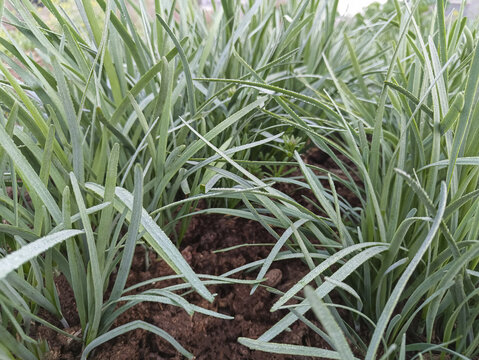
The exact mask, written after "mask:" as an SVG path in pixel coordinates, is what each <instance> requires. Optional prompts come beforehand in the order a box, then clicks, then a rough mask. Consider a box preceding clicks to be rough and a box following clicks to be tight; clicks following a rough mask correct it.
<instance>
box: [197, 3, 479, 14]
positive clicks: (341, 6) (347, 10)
mask: <svg viewBox="0 0 479 360" xmlns="http://www.w3.org/2000/svg"><path fill="white" fill-rule="evenodd" d="M198 1H199V3H200V4H201V5H203V6H204V7H210V6H211V0H198ZM281 1H287V0H281ZM386 1H387V0H339V3H338V12H339V13H340V14H341V15H343V16H353V15H355V14H357V13H359V12H361V11H362V9H363V8H365V7H366V6H368V5H370V4H372V3H374V2H377V3H380V4H384V3H385V2H386ZM216 2H217V3H219V2H220V0H216ZM448 4H449V6H448V9H449V11H458V10H459V9H460V7H461V4H462V0H449V1H448ZM464 13H465V15H466V16H478V15H479V0H466V6H465V8H464Z"/></svg>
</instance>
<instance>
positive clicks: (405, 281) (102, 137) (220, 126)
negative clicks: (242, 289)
mask: <svg viewBox="0 0 479 360" xmlns="http://www.w3.org/2000/svg"><path fill="white" fill-rule="evenodd" d="M43 2H44V4H45V9H44V10H45V12H47V13H49V16H48V21H46V20H44V19H43V18H42V17H41V16H38V14H37V12H36V11H35V9H34V7H33V6H32V5H31V4H30V2H29V1H27V0H10V1H9V3H8V5H9V6H5V7H4V8H3V7H2V8H3V20H4V21H5V22H6V23H8V24H10V25H9V28H8V29H6V28H5V26H2V30H3V31H4V32H5V33H6V34H9V35H10V34H12V35H11V36H7V37H5V38H2V39H1V40H0V43H1V46H2V53H1V54H0V55H1V61H0V72H1V74H2V77H1V79H0V106H1V108H2V111H0V219H1V220H2V223H1V224H0V254H1V256H2V258H1V259H0V273H1V274H0V278H1V279H0V315H1V317H0V319H1V320H0V338H1V339H2V340H1V342H0V357H5V358H21V359H35V358H37V357H38V356H39V355H40V354H41V353H43V352H45V351H47V348H46V346H45V344H44V343H42V342H39V341H37V340H35V339H32V338H31V337H30V333H29V327H30V323H31V322H32V321H36V322H38V323H40V324H43V325H45V326H48V327H50V328H52V329H54V330H56V331H58V332H60V333H62V334H65V335H66V336H70V337H72V338H73V340H74V341H79V342H81V344H82V346H83V354H82V358H86V357H87V356H88V354H89V353H91V351H94V349H95V347H97V346H99V345H101V344H102V343H104V342H106V341H108V340H110V339H112V338H114V337H116V336H119V335H121V334H123V333H125V332H128V331H131V330H134V329H144V330H148V331H151V332H152V333H154V334H156V335H158V336H161V337H163V338H164V339H166V340H167V341H169V342H170V343H171V344H172V346H174V347H175V348H176V349H177V350H178V351H179V352H180V353H182V354H183V355H185V356H186V357H190V358H191V357H192V356H193V355H192V354H190V353H189V352H188V351H187V349H184V348H183V347H182V346H181V345H180V344H178V343H177V342H176V340H174V339H173V338H171V336H170V335H168V334H167V333H166V332H164V331H163V330H162V329H160V328H157V327H155V326H153V325H151V324H147V323H144V322H142V321H134V322H131V323H129V324H125V325H123V326H120V327H117V328H112V326H113V324H114V322H115V319H116V318H117V317H118V316H119V315H120V314H122V313H123V312H124V311H126V310H128V309H129V308H131V307H132V306H134V305H136V304H138V303H139V302H141V301H154V302H159V303H164V304H172V305H176V306H180V307H181V308H183V309H184V310H185V311H187V312H188V313H190V314H192V313H193V312H200V313H203V314H207V315H210V316H217V317H220V318H224V319H230V317H229V316H228V315H225V314H219V313H215V312H213V311H210V310H206V309H203V308H201V307H198V306H196V305H194V304H190V303H188V302H187V301H186V300H185V299H184V298H183V297H182V294H183V293H184V291H185V290H186V291H189V290H194V291H196V292H198V293H199V294H200V295H201V296H203V297H204V298H205V299H207V300H209V301H213V300H214V298H213V295H212V294H211V293H210V292H209V291H208V289H207V287H206V285H207V284H215V283H224V282H241V280H238V279H231V278H230V276H231V275H233V274H236V273H238V272H240V271H243V270H258V275H257V279H256V280H254V281H248V282H246V283H249V284H251V285H253V287H252V292H254V291H255V290H256V289H257V287H258V286H264V285H262V284H261V281H262V280H263V277H264V276H265V274H266V273H267V271H268V269H269V268H270V266H271V265H272V264H273V263H274V262H275V261H287V260H288V259H292V258H301V259H302V260H303V261H304V263H305V264H306V265H307V266H308V267H309V269H310V272H309V273H308V274H307V275H305V277H304V278H303V279H301V280H300V281H299V282H298V283H297V284H294V285H293V286H292V287H291V288H290V289H288V290H287V291H286V292H285V293H280V292H278V290H272V289H269V288H267V289H269V290H271V291H274V292H275V293H276V294H278V295H279V297H278V299H277V301H276V303H275V304H274V306H273V308H272V309H271V310H272V311H277V310H280V309H288V310H290V312H289V313H287V314H286V315H285V316H284V317H283V318H282V319H281V320H280V321H279V322H277V323H276V324H275V325H274V326H273V327H272V328H271V329H269V330H268V331H266V332H265V333H264V334H263V335H261V336H260V337H259V338H258V339H246V338H240V339H239V341H240V343H241V344H243V345H245V346H247V347H250V348H252V349H256V350H262V351H268V352H276V353H282V354H292V355H300V356H316V357H322V358H331V359H353V358H366V359H376V358H379V354H380V355H381V359H393V358H399V359H405V358H406V356H407V357H409V356H410V355H411V357H413V356H415V357H422V356H423V355H424V356H427V355H426V354H429V356H433V354H434V355H438V356H439V357H440V358H446V356H449V358H458V359H459V358H461V359H463V358H474V357H477V356H478V354H479V341H478V339H479V321H478V315H479V311H478V305H477V304H478V291H477V286H478V281H479V279H478V271H477V265H478V263H479V245H478V242H477V239H478V234H479V225H478V224H479V221H478V220H479V219H478V218H477V214H478V209H479V199H478V195H479V190H478V182H479V167H478V164H479V160H478V158H479V157H478V153H479V149H478V146H477V142H476V139H477V137H478V135H479V134H478V132H479V126H478V125H477V121H475V120H476V119H477V118H478V117H479V106H478V105H477V104H478V97H479V92H478V87H479V46H478V29H477V24H475V23H473V22H472V21H467V20H465V19H463V18H462V17H461V16H459V17H454V16H453V15H447V12H445V11H444V8H443V7H444V3H445V2H444V1H442V0H437V2H436V3H435V4H433V6H431V5H430V4H429V3H428V2H421V1H416V2H414V3H412V4H409V3H403V2H399V1H389V2H388V3H387V4H386V5H384V6H382V7H381V6H379V5H373V6H371V7H370V8H369V9H368V10H366V11H365V12H364V14H362V15H357V16H355V17H354V18H352V19H342V18H338V17H337V13H336V9H337V4H338V2H337V0H309V1H299V0H291V1H287V2H286V3H284V4H282V5H278V6H277V5H276V4H275V1H273V0H271V1H270V0H264V1H261V0H256V1H253V0H251V1H249V2H248V4H246V5H242V4H241V2H239V1H237V2H233V1H222V3H223V7H218V8H217V9H216V11H215V12H214V13H212V14H204V13H202V11H201V10H200V9H199V8H198V6H197V5H196V2H193V1H184V0H182V1H180V0H178V1H159V0H157V1H155V2H154V4H150V3H147V2H143V1H140V2H138V3H135V2H128V3H126V2H124V1H122V0H120V1H112V0H107V1H105V0H99V1H98V2H95V4H94V5H93V2H91V1H89V0H78V1H76V2H75V6H73V3H72V2H57V1H52V0H44V1H43ZM0 7H1V6H0ZM72 7H73V8H74V9H72ZM69 14H77V15H73V16H74V18H75V20H72V18H70V17H69ZM12 27H13V28H14V29H15V30H12ZM20 39H21V40H20ZM25 44H29V45H28V46H26V45H25ZM27 47H28V51H27V49H26V48H27ZM312 147H314V148H318V149H320V150H321V151H322V152H323V153H325V154H326V156H328V157H329V158H330V160H331V161H330V162H331V163H334V164H335V165H334V169H333V168H329V169H321V168H319V167H315V166H312V165H310V164H307V163H305V161H304V159H303V158H302V157H301V155H300V153H304V152H305V151H306V150H308V149H310V148H312ZM291 174H294V175H295V176H294V177H291ZM298 174H299V175H298ZM275 183H276V184H277V183H284V184H287V185H294V186H296V187H299V188H301V189H303V190H305V191H306V192H307V193H308V194H310V198H309V199H308V201H309V202H310V203H313V205H314V208H315V209H316V210H317V211H316V212H312V211H310V210H308V209H307V208H305V207H304V206H303V205H301V204H300V203H299V202H298V201H296V200H295V199H293V198H291V196H290V195H288V194H285V193H283V192H281V191H280V190H278V187H277V186H274V184H275ZM344 189H346V191H347V194H346V193H345V192H344V191H345V190H344ZM346 195H348V196H346ZM351 198H356V199H357V200H356V201H355V202H354V203H353V204H352V203H350V201H351ZM347 199H350V200H349V201H348V200H347ZM199 201H204V202H206V204H207V205H206V207H205V210H202V211H200V212H202V213H220V214H229V215H234V216H240V217H244V218H248V219H253V220H256V221H258V222H259V223H261V225H263V226H264V227H265V228H266V230H267V231H268V232H269V233H270V234H271V236H272V237H273V238H274V239H275V241H276V244H275V246H274V247H273V248H272V250H271V253H270V255H269V256H268V257H267V258H266V259H264V260H262V261H259V262H254V263H251V264H246V265H244V266H243V267H241V268H239V269H234V270H232V271H230V272H228V273H226V274H223V275H222V276H219V277H213V276H203V275H199V274H195V273H194V271H193V270H192V269H191V268H190V267H189V265H188V264H187V263H186V261H185V260H184V259H183V258H182V256H181V253H180V252H179V251H178V249H177V246H178V245H179V244H180V243H181V240H182V237H183V235H184V233H185V232H186V229H187V227H188V224H189V221H190V218H191V215H192V214H194V212H193V210H194V209H196V207H197V204H198V202H199ZM358 204H359V205H358ZM140 243H141V244H146V245H147V247H148V249H149V250H150V251H155V252H156V253H157V254H158V256H159V257H160V258H162V259H163V260H164V261H165V262H166V263H167V264H168V265H169V266H170V267H171V268H172V269H173V270H174V271H175V272H176V273H177V274H178V275H177V276H176V277H178V278H181V279H183V280H184V281H185V283H184V284H181V285H178V286H170V287H165V288H162V289H149V290H146V291H143V292H141V293H134V294H133V293H131V291H132V290H135V289H136V288H137V287H138V286H137V285H134V286H132V287H130V288H125V286H126V279H127V276H128V273H129V271H130V267H131V263H132V259H133V254H134V249H135V247H136V245H137V244H140ZM39 254H42V255H39ZM58 274H62V275H63V276H64V277H65V278H66V280H67V281H68V283H69V285H70V286H71V287H72V289H73V291H74V296H75V300H76V304H77V312H78V315H79V318H80V323H81V335H80V336H73V335H71V334H69V333H68V332H66V330H65V329H67V328H68V326H69V324H68V323H67V322H66V320H65V319H64V317H63V315H62V311H61V306H60V305H61V304H60V299H59V296H58V293H57V289H56V286H55V281H54V280H55V276H57V275H58ZM114 274H115V275H116V276H115V277H113V276H112V275H114ZM113 279H115V280H114V281H113ZM155 281H158V279H151V280H149V281H147V282H145V283H143V284H142V285H148V284H150V283H153V282H155ZM110 284H111V285H112V291H111V294H110V296H109V298H105V292H106V289H107V288H108V286H109V285H110ZM308 284H309V285H311V284H313V285H314V286H313V287H308ZM302 291H304V292H305V296H303V295H302ZM333 295H334V296H333ZM291 299H297V300H299V302H298V303H297V304H296V305H289V303H288V302H289V300H291ZM333 299H334V300H333ZM119 304H120V305H119ZM40 308H42V309H44V310H46V311H48V312H50V313H51V314H53V315H54V316H56V317H57V318H58V319H59V320H60V321H61V324H62V327H63V328H62V329H60V328H57V327H55V326H54V325H52V324H50V323H48V322H46V321H45V320H43V319H41V318H40V317H39V316H38V312H39V309H40ZM339 309H342V310H341V315H340V313H339ZM309 310H312V312H313V313H314V314H315V315H316V316H317V318H318V320H319V322H320V323H321V325H322V327H318V326H316V325H314V324H313V323H312V322H311V321H309V320H307V319H306V318H305V317H304V316H303V314H305V313H306V312H307V311H309ZM344 314H346V315H344ZM295 321H304V322H305V323H306V324H307V325H308V326H310V327H311V328H312V330H313V331H315V332H317V333H318V334H319V335H320V336H321V337H322V338H323V339H324V340H325V341H326V342H327V343H328V344H329V345H330V347H331V348H332V349H333V350H330V349H319V348H309V347H305V346H299V345H289V344H279V343H275V342H272V340H273V339H274V338H275V337H276V335H278V334H280V333H281V332H282V331H285V330H287V329H288V327H289V326H290V325H291V324H292V323H293V322H295Z"/></svg>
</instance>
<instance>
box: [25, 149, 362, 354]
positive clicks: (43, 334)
mask: <svg viewBox="0 0 479 360" xmlns="http://www.w3.org/2000/svg"><path fill="white" fill-rule="evenodd" d="M306 161H307V162H308V163H310V164H315V165H320V166H322V167H327V168H329V170H331V169H333V170H334V168H335V167H333V166H332V164H327V162H328V161H329V160H328V159H327V157H326V158H324V156H322V154H321V152H318V150H311V151H309V152H308V154H307V156H306ZM325 165H326V166H325ZM327 165H329V166H327ZM334 171H337V170H334ZM339 176H341V174H339ZM281 186H282V187H284V184H283V185H281ZM325 186H326V184H325ZM281 190H282V191H285V192H286V193H289V194H290V195H291V196H293V197H295V198H297V199H298V200H301V201H304V196H306V197H309V198H311V199H313V197H312V196H311V194H310V193H309V192H308V191H305V190H304V189H302V190H298V189H295V188H293V187H292V186H291V185H287V186H286V187H284V188H282V189H281ZM337 190H338V192H339V193H340V194H341V195H342V196H344V197H345V198H346V199H347V200H348V201H349V202H350V203H352V204H354V205H356V204H358V200H357V198H355V197H354V195H352V194H351V193H350V192H349V191H348V190H347V189H345V188H343V187H341V186H338V188H337ZM310 205H311V204H309V206H310ZM309 206H308V207H309ZM273 242H274V239H273V238H272V237H271V236H270V235H269V234H268V233H267V231H266V230H265V229H264V228H263V227H262V226H261V225H260V224H258V223H257V222H254V221H248V220H244V219H239V218H235V217H229V216H223V215H197V216H194V217H193V218H192V221H191V223H190V226H189V228H188V231H187V233H186V236H185V238H184V240H183V243H182V247H181V251H182V255H183V256H184V258H185V259H186V260H187V261H188V263H189V264H190V265H191V267H192V268H193V270H194V271H195V272H196V273H198V274H211V275H221V274H223V273H225V272H227V271H229V270H232V269H235V268H237V267H239V266H241V265H244V264H247V263H250V262H252V261H255V260H259V259H264V258H266V257H267V255H268V254H269V251H270V250H271V246H246V247H241V248H237V249H235V250H231V251H227V252H220V253H214V252H213V251H215V250H218V249H224V248H228V247H231V246H235V245H243V244H259V243H262V244H264V243H273ZM146 258H148V259H149V263H150V265H149V267H148V268H147V265H146V261H145V260H146ZM307 271H308V268H307V266H306V265H305V264H304V263H303V262H301V261H299V260H295V261H287V262H278V263H275V264H273V267H272V268H271V270H270V271H269V272H268V273H267V275H266V278H268V281H267V285H269V286H272V287H275V288H277V289H279V290H280V291H286V290H288V289H289V288H290V287H291V286H292V285H294V284H295V283H296V282H297V281H298V280H299V279H301V278H302V277H303V276H304V275H305V274H306V273H307ZM169 274H172V271H171V269H170V268H169V267H168V265H167V264H166V263H165V262H164V261H162V260H158V259H157V258H156V256H155V255H154V254H153V253H148V254H145V249H144V247H142V246H138V247H137V251H136V254H135V257H134V261H133V264H132V269H131V272H130V275H129V278H128V284H127V286H130V285H133V284H136V283H138V282H141V281H145V280H148V279H151V278H155V277H160V276H165V275H169ZM256 274H257V270H255V271H253V272H251V273H246V274H245V273H240V274H238V277H240V278H243V279H245V278H246V279H254V278H255V276H256ZM176 283H178V282H177V281H166V282H161V283H156V284H155V285H152V286H153V287H156V288H162V287H165V286H170V285H173V284H176ZM152 286H149V288H151V287H152ZM57 288H58V290H59V296H60V300H61V303H62V308H63V310H64V316H65V318H66V320H67V321H68V323H69V324H70V326H71V328H70V330H68V332H69V333H72V334H73V333H75V332H78V330H79V320H78V317H77V314H76V311H75V309H76V306H75V301H74V298H73V294H72V291H71V289H70V288H69V285H68V283H67V282H66V280H65V279H64V278H63V277H59V278H57ZM147 288H148V287H145V288H142V289H137V292H140V291H143V290H146V289H147ZM209 290H210V291H211V292H212V293H213V294H217V295H216V297H215V301H214V302H213V303H212V304H209V303H208V302H207V301H206V300H204V299H202V298H200V297H199V296H198V295H197V294H195V293H191V294H188V295H186V299H187V300H188V301H189V302H191V303H193V304H195V305H198V306H202V307H204V308H208V309H210V310H214V311H217V312H220V313H223V314H227V315H231V316H233V317H234V320H222V319H217V318H213V317H209V316H204V315H201V314H194V315H193V316H192V317H190V316H189V315H188V314H187V313H186V312H185V311H184V310H182V309H181V308H178V307H174V306H170V305H163V304H158V303H151V302H150V303H146V302H145V303H141V304H138V305H136V306H135V307H133V308H131V309H129V310H128V311H127V312H125V313H124V314H122V315H121V316H120V317H119V318H118V319H117V321H116V322H115V324H114V326H113V327H116V326H120V325H122V324H125V323H128V322H130V321H134V320H143V321H145V322H148V323H151V324H154V325H156V326H158V327H160V328H161V329H163V330H165V331H167V332H168V333H169V334H170V335H171V336H173V337H174V338H175V339H176V340H177V341H178V342H179V343H180V344H181V345H182V346H184V347H185V348H186V349H187V350H188V351H190V352H192V353H193V354H194V355H195V356H196V358H197V359H231V360H240V359H278V360H279V359H292V357H290V356H286V355H274V354H268V353H263V352H259V351H251V350H249V349H248V348H246V347H244V346H242V345H240V344H239V343H238V342H237V338H238V337H248V338H253V339H256V338H258V337H259V336H260V335H261V334H262V333H264V332H265V331H266V330H268V329H269V328H270V327H271V326H273V325H274V324H275V323H276V322H277V321H278V320H280V319H281V318H282V317H283V316H284V315H285V312H284V311H283V312H282V311H277V312H274V313H271V312H270V311H269V310H270V308H271V306H272V305H273V303H274V302H275V301H276V300H277V298H278V296H277V295H274V294H272V293H270V292H268V291H267V290H266V289H265V288H264V287H259V288H258V289H257V290H256V292H255V293H254V294H253V295H250V290H251V286H249V285H214V286H209ZM40 315H41V316H42V317H43V318H45V319H47V320H49V321H51V322H53V323H54V324H55V325H57V326H60V324H59V322H58V320H55V319H52V317H51V316H49V315H48V314H45V313H41V314H40ZM34 333H36V336H37V338H42V339H44V340H45V341H46V342H48V344H49V346H50V349H51V351H50V353H49V359H52V360H53V359H55V360H56V359H78V358H79V356H80V353H81V348H80V346H79V343H78V342H76V341H71V340H70V339H68V338H67V337H65V336H62V335H58V334H57V333H55V332H53V331H52V330H49V329H46V328H44V327H41V326H40V327H38V328H37V329H35V331H34ZM75 335H77V336H81V335H80V334H78V333H76V334H75ZM274 341H277V342H282V343H290V344H297V345H305V346H317V347H323V348H327V347H328V346H327V344H326V343H325V342H324V341H323V340H322V339H321V338H320V337H319V336H318V335H317V334H316V333H314V332H313V331H312V330H310V329H309V328H308V327H307V326H306V325H305V324H304V323H302V322H300V321H298V322H296V323H295V324H294V325H292V326H291V331H290V332H284V333H283V334H281V335H279V336H278V337H277V338H275V339H274ZM89 358H91V359H98V360H100V359H120V360H121V359H155V360H156V359H181V358H182V356H181V355H179V354H178V353H177V352H176V350H175V349H174V348H173V347H172V346H171V345H170V344H168V343H167V342H166V341H164V340H162V339H161V338H159V337H157V336H155V335H153V334H151V333H148V332H146V331H143V330H135V331H133V332H130V333H127V334H125V335H122V336H120V337H118V338H115V339H112V340H110V341H109V342H108V343H106V344H104V345H102V346H100V347H99V348H98V349H97V350H96V351H95V352H94V353H93V354H92V355H91V356H90V357H89ZM295 359H298V357H295Z"/></svg>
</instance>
